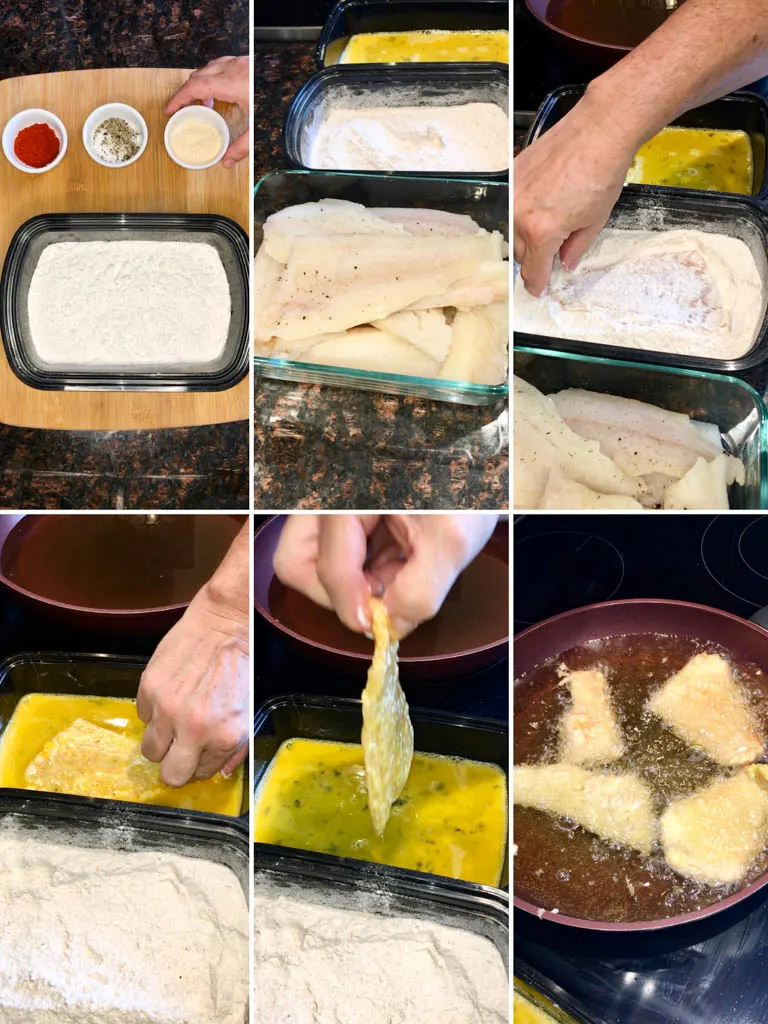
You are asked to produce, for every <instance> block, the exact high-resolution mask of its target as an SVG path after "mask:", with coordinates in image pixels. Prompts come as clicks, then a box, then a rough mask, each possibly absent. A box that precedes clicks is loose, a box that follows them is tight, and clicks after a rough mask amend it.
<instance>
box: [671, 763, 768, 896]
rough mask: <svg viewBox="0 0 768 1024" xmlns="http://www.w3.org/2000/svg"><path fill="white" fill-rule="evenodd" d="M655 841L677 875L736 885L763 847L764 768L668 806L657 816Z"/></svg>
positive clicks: (767, 836)
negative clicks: (657, 839) (657, 838)
mask: <svg viewBox="0 0 768 1024" xmlns="http://www.w3.org/2000/svg"><path fill="white" fill-rule="evenodd" d="M661 840H662V844H663V846H664V856H665V858H666V860H667V863H668V864H669V866H670V867H671V868H672V870H673V871H677V872H678V874H681V875H685V876H686V877H687V878H695V879H696V880H697V881H699V882H709V883H711V884H717V883H727V882H740V881H741V880H742V878H744V876H745V875H746V873H747V871H749V868H750V866H751V865H752V864H753V862H754V860H755V858H756V857H757V856H758V854H759V853H760V852H761V850H763V849H765V846H766V843H768V768H767V767H766V766H765V765H751V766H750V767H749V768H741V769H740V770H739V771H737V772H736V773H735V774H734V775H732V776H730V777H729V778H726V779H718V780H717V781H716V782H713V783H711V784H710V785H708V786H705V787H704V789H701V790H699V791H698V792H697V793H693V794H692V795H691V796H687V797H684V798H683V799H681V800H675V801H673V802H672V803H671V804H670V805H669V806H668V807H667V809H666V810H665V811H664V813H663V814H662V816H661Z"/></svg>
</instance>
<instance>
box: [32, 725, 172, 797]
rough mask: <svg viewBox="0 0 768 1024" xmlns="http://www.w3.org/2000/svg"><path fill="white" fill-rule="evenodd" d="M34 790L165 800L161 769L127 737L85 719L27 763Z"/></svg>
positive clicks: (137, 744) (59, 735)
mask: <svg viewBox="0 0 768 1024" xmlns="http://www.w3.org/2000/svg"><path fill="white" fill-rule="evenodd" d="M25 778H26V781H27V784H28V786H29V788H30V789H38V790H43V791H45V792H47V793H70V794H73V795H75V796H97V797H106V798H109V799H112V800H130V801H135V802H138V803H149V802H151V801H152V800H156V799H158V798H159V797H160V796H162V793H163V791H164V789H165V786H164V785H163V783H162V781H161V779H160V765H158V764H153V763H152V762H151V761H148V760H147V759H146V758H145V757H144V756H143V755H142V753H141V745H140V744H139V743H137V742H136V740H134V739H131V738H130V737H128V736H121V735H119V734H118V733H116V732H112V730H111V729H105V728H104V727H103V726H101V725H94V724H93V722H89V721H87V720H86V719H84V718H77V719H75V721H74V722H73V723H72V724H71V725H69V726H67V728H66V729H62V730H61V732H58V733H56V735H55V736H54V737H53V739H51V740H49V741H48V742H47V743H46V744H45V746H44V747H43V749H42V750H41V751H40V753H39V754H38V755H37V757H35V758H34V760H33V761H31V762H30V763H29V765H28V766H27V770H26V772H25Z"/></svg>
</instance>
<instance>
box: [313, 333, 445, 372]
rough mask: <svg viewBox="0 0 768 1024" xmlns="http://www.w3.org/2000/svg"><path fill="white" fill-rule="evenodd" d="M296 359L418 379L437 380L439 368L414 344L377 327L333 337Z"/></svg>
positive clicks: (437, 364)
mask: <svg viewBox="0 0 768 1024" xmlns="http://www.w3.org/2000/svg"><path fill="white" fill-rule="evenodd" d="M294 358H296V359H298V360H299V362H304V363H322V364H323V365H326V366H347V367H349V368H350V369H355V370H373V371H375V372H377V373H404V374H409V375H411V376H416V377H435V376H437V372H438V370H439V368H440V364H439V363H438V362H437V361H436V360H435V359H432V358H431V357H430V356H428V355H427V354H426V353H425V352H423V351H422V350H421V349H419V348H416V346H415V345H410V344H409V343H408V342H407V341H404V340H403V339H402V338H398V337H395V335H393V334H387V332H386V331H380V330H378V329H377V328H375V327H358V328H356V329H354V330H350V331H346V332H342V333H340V334H335V335H331V336H329V337H327V338H325V339H324V340H323V341H320V342H318V343H316V344H315V345H312V347H311V348H309V349H305V350H303V351H302V352H301V353H300V354H299V355H297V356H295V357H294Z"/></svg>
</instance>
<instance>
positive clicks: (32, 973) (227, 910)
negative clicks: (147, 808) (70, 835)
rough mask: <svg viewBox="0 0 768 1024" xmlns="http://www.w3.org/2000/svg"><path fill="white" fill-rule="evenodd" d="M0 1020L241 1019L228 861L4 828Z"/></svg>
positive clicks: (238, 944) (244, 996)
mask: <svg viewBox="0 0 768 1024" xmlns="http://www.w3.org/2000/svg"><path fill="white" fill-rule="evenodd" d="M0 866H1V868H2V869H1V870H0V1024H243V1022H244V1019H245V1013H246V1006H247V1001H248V933H249V919H248V908H247V904H246V900H245V897H244V895H243V891H242V888H241V886H240V883H239V882H238V880H237V878H236V877H235V875H234V874H233V872H231V871H230V870H229V869H228V868H225V867H224V866H222V865H220V864H212V863H209V862H207V861H204V860H199V859H193V858H188V857H180V856H177V855H174V854H168V853H163V852H159V851H152V852H135V853H133V852H122V851H114V850H103V849H90V848H85V847H76V846H67V845H58V844H53V843H48V842H45V841H43V840H41V839H38V838H27V837H24V836H23V834H20V835H12V836H0Z"/></svg>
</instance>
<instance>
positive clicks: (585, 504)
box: [537, 466, 643, 511]
mask: <svg viewBox="0 0 768 1024" xmlns="http://www.w3.org/2000/svg"><path fill="white" fill-rule="evenodd" d="M537 507H538V508H540V509H567V510H569V511H575V510H576V509H582V510H586V509H601V508H608V509H632V510H633V511H637V510H638V509H639V510H641V511H642V508H643V506H642V505H641V504H640V502H639V501H635V499H634V498H630V497H627V496H626V495H623V494H600V493H599V492H598V491H593V490H592V489H591V488H590V487H586V486H585V485H584V484H580V483H579V482H578V480H574V479H573V477H570V476H569V475H568V474H567V473H566V472H565V471H564V470H562V469H560V467H559V466H555V468H554V469H550V470H549V475H548V477H547V481H546V486H545V487H544V490H543V492H542V494H541V498H540V499H539V504H538V506H537Z"/></svg>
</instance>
